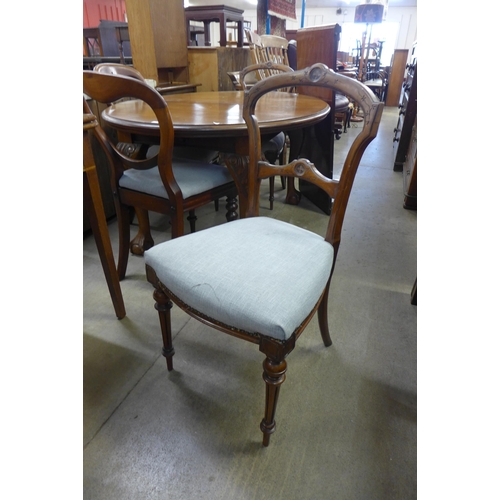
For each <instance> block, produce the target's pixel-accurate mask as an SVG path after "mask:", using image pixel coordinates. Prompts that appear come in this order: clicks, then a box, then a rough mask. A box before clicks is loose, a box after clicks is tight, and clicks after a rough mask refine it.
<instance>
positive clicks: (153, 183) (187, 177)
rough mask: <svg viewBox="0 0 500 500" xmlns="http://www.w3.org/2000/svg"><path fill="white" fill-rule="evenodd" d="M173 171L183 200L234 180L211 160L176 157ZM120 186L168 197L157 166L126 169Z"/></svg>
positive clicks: (224, 169) (226, 171)
mask: <svg viewBox="0 0 500 500" xmlns="http://www.w3.org/2000/svg"><path fill="white" fill-rule="evenodd" d="M172 170H173V172H174V176H175V179H176V181H177V184H178V185H179V188H180V190H181V192H182V196H183V198H184V199H187V198H190V197H191V196H195V195H197V194H200V193H203V192H204V191H208V190H210V189H213V188H216V187H218V186H223V185H224V184H228V183H230V182H232V181H233V178H232V177H231V174H230V173H229V170H228V169H227V168H226V167H224V166H222V165H217V164H214V163H203V162H197V161H192V160H185V159H175V160H174V161H173V166H172ZM119 185H120V187H122V188H126V189H132V190H134V191H140V192H141V193H147V194H151V195H153V196H159V197H161V198H168V194H167V190H166V189H165V187H164V185H163V182H162V180H161V177H160V172H159V170H158V167H154V168H151V169H149V170H136V169H130V170H125V172H124V173H123V175H122V176H121V178H120V180H119Z"/></svg>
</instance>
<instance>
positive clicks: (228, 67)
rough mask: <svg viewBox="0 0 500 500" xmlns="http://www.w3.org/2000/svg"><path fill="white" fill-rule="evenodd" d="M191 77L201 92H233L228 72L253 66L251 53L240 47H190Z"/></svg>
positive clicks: (188, 50) (188, 51)
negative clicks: (198, 85)
mask: <svg viewBox="0 0 500 500" xmlns="http://www.w3.org/2000/svg"><path fill="white" fill-rule="evenodd" d="M187 53H188V62H189V75H190V78H191V80H192V81H193V82H197V83H198V84H200V87H199V88H198V91H200V92H217V91H226V90H233V83H232V81H231V79H230V77H229V76H228V72H233V71H240V70H242V69H243V68H245V67H246V66H249V65H250V64H252V61H251V58H250V51H249V50H248V49H246V48H239V47H188V49H187Z"/></svg>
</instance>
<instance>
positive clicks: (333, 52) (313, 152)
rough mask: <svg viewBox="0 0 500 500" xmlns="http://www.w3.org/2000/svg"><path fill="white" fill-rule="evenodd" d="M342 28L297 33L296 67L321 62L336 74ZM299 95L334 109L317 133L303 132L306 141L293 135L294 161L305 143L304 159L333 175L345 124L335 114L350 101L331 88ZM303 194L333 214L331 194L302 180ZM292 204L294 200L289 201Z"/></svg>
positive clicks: (330, 27) (324, 172)
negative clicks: (313, 97) (298, 148)
mask: <svg viewBox="0 0 500 500" xmlns="http://www.w3.org/2000/svg"><path fill="white" fill-rule="evenodd" d="M341 32H342V28H341V27H340V25H339V24H332V25H325V26H316V27H311V28H302V29H299V30H297V33H296V35H297V68H298V69H302V68H306V67H308V66H311V65H312V64H314V63H317V62H320V63H323V64H325V65H326V66H328V67H329V68H332V69H333V70H334V71H335V68H336V67H337V51H338V44H339V40H340V33H341ZM299 92H300V93H304V94H306V95H311V96H315V97H319V98H320V99H323V100H324V101H326V102H327V103H328V104H330V107H331V108H332V111H331V113H330V115H329V116H328V117H327V118H325V120H324V122H323V123H321V124H319V125H316V126H315V130H314V131H313V130H308V131H304V133H306V134H307V135H308V137H307V139H303V140H301V139H300V138H297V137H292V136H290V154H291V155H292V156H291V158H297V157H298V155H299V152H298V151H297V150H296V146H297V144H300V143H303V144H304V146H303V147H305V148H307V149H306V151H307V152H304V156H306V157H307V158H310V159H311V160H312V161H313V162H314V164H315V165H316V168H317V169H318V170H319V171H320V172H321V173H322V174H323V175H326V176H327V177H330V178H331V177H332V176H333V151H334V144H335V138H336V137H337V138H338V137H339V133H340V132H341V130H342V124H340V123H336V119H335V115H336V113H346V112H348V108H349V100H348V99H347V98H346V97H344V96H342V95H340V94H336V95H335V94H334V93H333V92H332V90H331V89H325V88H318V87H306V88H299ZM299 188H300V193H301V194H303V195H304V196H305V197H306V198H308V199H309V200H311V201H312V202H313V203H314V204H315V205H316V206H317V207H319V208H320V209H321V210H323V212H325V213H326V214H329V213H330V210H331V206H332V200H331V198H329V197H328V195H327V194H326V193H325V192H324V191H323V190H321V189H319V188H318V187H317V186H315V185H314V184H311V183H309V182H307V181H304V180H300V181H299ZM287 201H288V202H289V203H293V200H292V199H291V197H290V198H288V200H287Z"/></svg>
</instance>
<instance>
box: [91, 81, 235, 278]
mask: <svg viewBox="0 0 500 500" xmlns="http://www.w3.org/2000/svg"><path fill="white" fill-rule="evenodd" d="M83 91H84V93H85V94H86V95H87V96H89V97H90V98H91V99H94V100H95V101H97V102H100V103H112V102H115V101H119V100H121V99H124V98H133V99H138V100H142V101H144V102H145V103H146V104H148V105H149V106H150V107H151V108H152V110H153V112H154V114H155V116H156V119H157V121H158V125H159V129H160V145H159V148H158V149H157V150H156V151H154V154H152V155H148V154H146V155H144V156H145V157H143V156H140V157H138V158H130V157H129V156H128V155H127V154H126V153H124V152H122V151H121V150H119V149H118V148H117V147H116V145H115V144H114V143H113V142H112V141H111V140H110V138H109V136H108V135H107V134H106V133H105V131H104V130H103V128H102V127H101V126H98V127H96V128H95V129H94V131H93V133H94V134H95V136H96V137H97V139H98V141H99V143H100V145H101V147H102V148H103V150H104V152H105V153H106V157H107V159H108V163H109V166H110V168H111V172H112V175H111V183H112V190H113V195H114V200H115V207H116V212H117V219H118V227H119V250H118V275H119V277H120V279H123V278H124V277H125V272H126V268H127V262H128V254H129V247H130V219H131V209H135V211H136V213H137V217H138V219H139V225H140V226H141V227H143V228H144V229H145V230H146V234H150V230H149V219H148V216H147V215H148V211H153V212H158V213H162V214H168V215H169V216H170V222H171V234H172V238H177V237H178V236H182V235H183V234H184V213H185V212H188V213H189V217H188V220H189V222H190V226H191V232H193V231H194V230H195V226H194V221H195V219H196V217H195V209H196V208H199V207H201V206H203V205H206V204H208V203H211V202H212V201H214V200H217V199H219V198H221V197H227V198H228V205H227V206H228V207H230V209H229V210H228V213H227V214H226V218H227V220H228V221H229V220H234V219H236V218H237V217H238V215H237V203H236V197H237V189H236V185H235V184H234V181H233V178H232V177H231V174H230V173H229V171H228V169H227V168H226V167H225V166H222V165H218V164H215V163H207V162H204V161H197V160H193V159H188V158H175V157H174V156H173V150H174V147H173V145H174V128H173V124H172V119H171V116H170V113H169V110H168V106H167V104H166V102H165V99H164V98H163V97H162V96H161V95H160V94H159V93H158V92H157V91H156V90H155V89H153V88H152V87H150V86H149V85H147V84H146V83H144V82H143V81H141V80H140V79H137V78H133V77H129V76H118V75H109V74H103V73H97V72H95V71H84V72H83ZM83 107H84V113H89V112H90V109H89V107H88V104H87V102H86V99H85V97H84V99H83ZM143 245H144V249H147V248H150V247H151V246H153V245H154V241H153V240H152V239H148V241H144V242H143ZM131 250H132V251H133V249H131ZM133 253H138V252H134V251H133Z"/></svg>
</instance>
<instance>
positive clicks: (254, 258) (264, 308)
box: [144, 64, 384, 446]
mask: <svg viewBox="0 0 500 500" xmlns="http://www.w3.org/2000/svg"><path fill="white" fill-rule="evenodd" d="M302 85H304V86H310V87H325V88H327V89H330V90H334V91H338V92H342V93H344V94H346V95H348V96H350V97H352V98H353V99H356V101H358V102H359V103H360V106H361V107H362V109H363V111H364V117H365V119H364V123H363V128H362V129H361V130H360V131H359V134H358V135H357V137H356V138H355V139H354V141H353V142H352V145H351V146H350V148H349V150H348V152H347V155H346V156H345V159H344V164H343V168H342V171H341V174H340V177H339V179H331V178H328V177H326V176H324V175H323V174H321V173H320V172H319V171H318V170H317V169H316V168H315V166H314V165H313V164H312V163H311V162H309V161H308V160H307V159H305V158H300V159H297V160H293V161H292V162H291V163H288V164H285V165H272V164H271V163H269V162H267V161H264V160H262V149H261V148H262V145H261V133H260V129H259V122H258V119H257V117H256V114H255V108H256V105H257V102H258V101H259V99H260V98H261V97H262V96H264V95H265V94H266V93H268V92H272V91H275V90H278V89H281V88H286V87H291V86H293V87H295V86H296V87H300V86H302ZM383 106H384V105H383V103H381V102H380V101H379V99H378V98H377V97H376V96H375V95H374V93H373V92H372V91H371V90H370V89H369V88H368V87H366V86H365V85H363V84H362V83H361V82H358V81H356V80H354V79H351V78H348V77H345V76H342V75H339V74H338V73H334V72H333V71H332V70H331V69H329V68H327V67H326V66H325V65H323V64H315V65H313V66H311V67H309V68H306V69H302V70H299V71H294V72H284V73H281V74H278V75H275V76H270V77H269V78H266V79H264V80H261V81H259V82H257V83H256V84H255V85H254V86H252V88H250V89H248V90H246V91H245V99H244V106H243V118H244V120H245V122H246V125H247V129H248V140H249V154H250V156H249V174H248V175H249V176H248V191H249V210H248V212H247V213H246V214H244V218H242V219H240V220H237V221H235V222H231V223H230V224H223V225H220V226H215V227H211V228H209V229H206V230H204V231H200V232H197V233H193V234H190V235H186V236H185V237H183V238H177V239H175V240H171V241H167V242H165V243H161V244H159V245H157V246H155V247H153V248H151V249H150V250H148V251H146V252H145V255H144V259H145V263H146V275H147V279H148V281H149V282H150V283H151V284H152V285H153V287H154V289H155V290H154V294H153V296H154V299H155V301H156V305H155V308H156V309H157V311H158V313H159V317H160V325H161V332H162V337H163V350H162V353H163V355H164V356H165V357H166V361H167V368H168V370H172V369H173V362H172V358H173V355H174V348H173V343H172V328H171V325H170V310H171V308H172V306H173V304H172V303H175V304H176V305H177V306H179V307H180V308H181V309H182V310H183V311H185V312H186V313H187V314H188V315H190V316H192V317H193V318H195V319H197V320H199V321H201V322H202V323H204V324H206V325H209V326H211V327H213V328H215V329H217V330H219V331H221V332H224V333H226V334H228V335H232V336H234V337H236V338H239V339H242V340H246V341H248V342H251V343H254V344H257V345H258V346H259V350H260V351H261V352H262V353H263V354H264V356H265V360H264V363H263V368H264V373H263V378H264V381H265V384H266V396H265V410H264V418H263V420H262V422H261V424H260V429H261V431H262V432H263V445H264V446H268V445H269V441H270V436H271V434H272V433H273V432H275V430H276V422H275V414H276V406H277V402H278V394H279V391H280V386H281V384H282V383H283V382H284V381H285V374H286V371H287V361H286V358H287V356H288V355H289V354H290V353H291V352H292V350H293V349H294V347H295V345H296V343H297V341H298V339H299V337H300V336H301V335H302V333H303V332H304V330H305V329H306V326H307V325H308V323H309V322H310V320H311V319H312V318H313V317H314V315H315V314H316V313H317V314H318V320H319V328H320V333H321V336H322V340H323V343H324V345H325V346H329V345H331V344H332V339H331V337H330V332H329V328H328V319H329V317H328V316H329V314H328V300H329V298H328V295H329V287H330V282H331V279H332V275H333V270H334V267H335V262H336V259H337V256H338V250H339V245H340V239H341V234H342V225H343V221H344V215H345V212H346V208H347V202H348V199H349V195H350V192H351V189H352V186H353V182H354V179H355V175H356V171H357V169H358V166H359V163H360V160H361V157H362V156H363V153H364V151H365V149H366V147H367V146H368V144H369V143H370V142H371V141H372V140H373V138H374V137H375V136H376V135H377V131H378V127H379V123H380V119H381V115H382V110H383ZM276 175H280V176H281V175H283V176H286V177H290V178H295V177H298V178H300V179H304V180H306V181H308V182H311V183H313V184H315V185H317V186H318V187H320V188H321V189H323V190H324V191H325V192H326V193H327V195H328V196H329V197H330V198H332V199H333V200H334V201H333V207H332V210H331V214H330V216H329V219H328V224H327V225H326V234H325V236H324V237H322V236H320V235H319V234H316V233H314V232H312V231H310V230H307V229H304V228H302V227H297V226H296V225H294V224H298V223H299V221H301V220H302V218H301V217H293V216H292V217H291V220H292V221H293V222H290V223H289V222H284V221H281V220H278V219H274V218H271V217H263V216H259V201H260V196H259V189H260V184H261V181H262V180H263V179H266V178H269V177H271V176H276ZM295 209H296V210H300V209H299V208H295ZM318 217H325V215H324V214H318ZM354 237H355V236H354ZM290 269H293V277H292V279H291V276H290V272H289V270H290ZM360 307H362V304H360ZM188 325H189V324H188ZM223 345H224V344H221V349H224V347H223ZM311 362H314V359H312V360H311ZM193 411H196V410H193ZM298 411H300V409H298ZM239 424H241V423H238V424H236V425H239ZM179 425H182V423H180V424H179Z"/></svg>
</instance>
